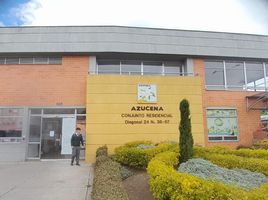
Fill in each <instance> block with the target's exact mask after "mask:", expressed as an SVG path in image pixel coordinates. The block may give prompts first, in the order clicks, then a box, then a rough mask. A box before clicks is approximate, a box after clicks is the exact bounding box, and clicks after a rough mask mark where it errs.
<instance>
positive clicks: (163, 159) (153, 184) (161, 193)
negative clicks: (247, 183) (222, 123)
mask: <svg viewBox="0 0 268 200" xmlns="http://www.w3.org/2000/svg"><path fill="white" fill-rule="evenodd" d="M171 160H172V161H171ZM177 162H178V160H177V158H176V153H174V152H164V153H162V154H158V155H156V156H155V157H154V158H153V159H152V160H151V161H150V162H149V164H148V168H147V172H148V174H149V177H150V181H149V184H150V190H151V192H152V194H153V196H154V197H155V199H157V200H184V199H185V200H197V199H200V200H208V199H214V200H241V199H247V200H259V199H268V185H263V186H262V187H261V188H258V189H255V190H251V191H246V190H243V189H241V188H237V187H233V186H227V185H225V184H222V183H218V182H212V181H206V180H203V179H201V178H198V177H195V176H192V175H190V174H187V173H179V172H177V171H176V170H175V169H174V168H173V165H174V164H176V163H177Z"/></svg>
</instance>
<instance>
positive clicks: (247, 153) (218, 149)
mask: <svg viewBox="0 0 268 200" xmlns="http://www.w3.org/2000/svg"><path fill="white" fill-rule="evenodd" d="M194 149H195V150H197V151H203V152H208V153H219V154H231V155H236V156H242V157H247V158H261V159H265V160H268V150H265V149H239V150H235V149H230V148H228V147H222V146H215V147H194Z"/></svg>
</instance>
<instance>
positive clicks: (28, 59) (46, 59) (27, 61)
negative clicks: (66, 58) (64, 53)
mask: <svg viewBox="0 0 268 200" xmlns="http://www.w3.org/2000/svg"><path fill="white" fill-rule="evenodd" d="M61 63H62V57H60V56H57V57H55V56H54V57H52V56H21V57H0V65H33V64H35V65H36V64H37V65H38V64H42V65H44V64H46V65H47V64H50V65H60V64H61Z"/></svg>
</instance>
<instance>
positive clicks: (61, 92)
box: [0, 56, 89, 106]
mask: <svg viewBox="0 0 268 200" xmlns="http://www.w3.org/2000/svg"><path fill="white" fill-rule="evenodd" d="M88 67H89V57H88V56H63V60H62V65H0V93H1V96H0V106H56V105H62V106H85V104H86V80H87V74H88Z"/></svg>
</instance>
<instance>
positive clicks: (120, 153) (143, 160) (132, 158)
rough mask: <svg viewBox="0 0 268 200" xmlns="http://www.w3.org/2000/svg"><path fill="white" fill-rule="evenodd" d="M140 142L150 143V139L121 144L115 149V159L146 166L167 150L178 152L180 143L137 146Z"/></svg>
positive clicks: (122, 162) (132, 164) (135, 165)
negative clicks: (145, 147)
mask: <svg viewBox="0 0 268 200" xmlns="http://www.w3.org/2000/svg"><path fill="white" fill-rule="evenodd" d="M140 144H146V145H150V144H152V142H150V141H136V142H131V143H127V144H125V145H124V146H120V147H118V148H116V149H115V155H114V157H113V158H114V159H115V160H116V161H117V162H119V163H121V164H124V165H128V166H132V167H137V168H146V167H147V165H148V163H149V161H150V160H151V159H152V158H153V157H154V156H155V155H156V154H159V153H161V152H165V151H173V152H176V153H177V154H178V152H179V145H178V143H171V142H166V143H160V144H158V145H157V146H155V147H153V148H149V149H139V148H137V146H138V145H140Z"/></svg>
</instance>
